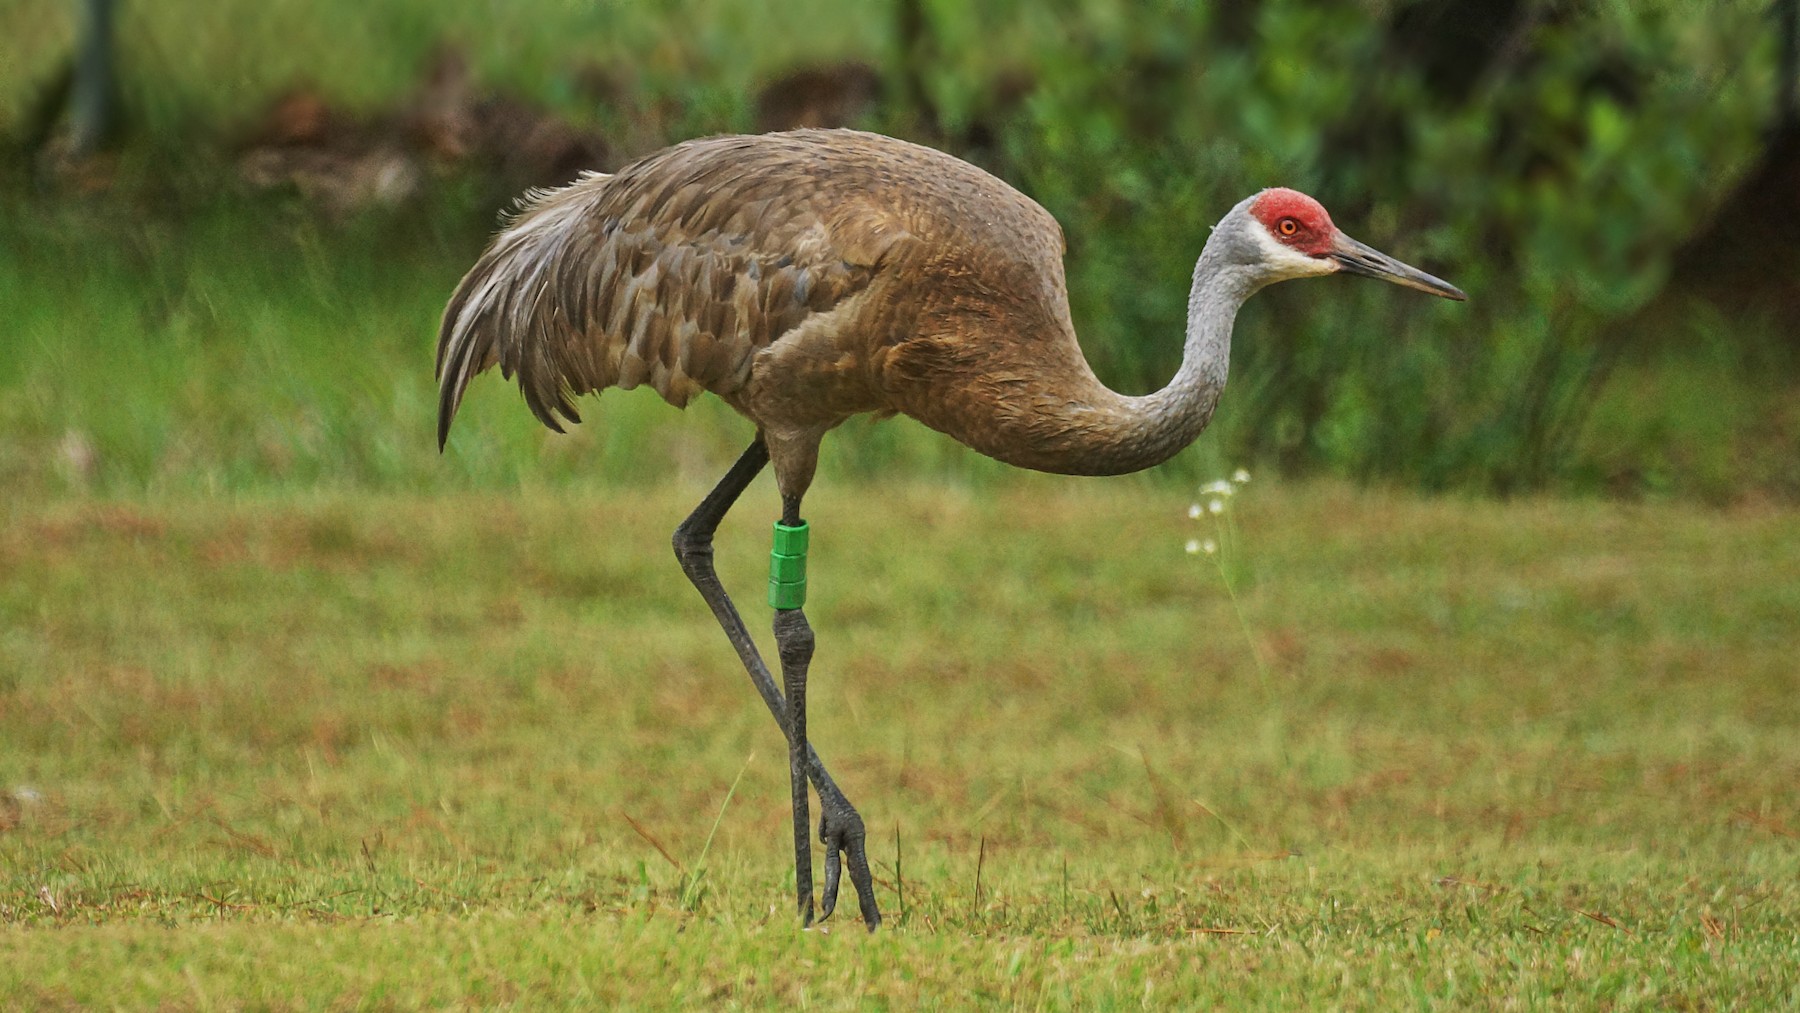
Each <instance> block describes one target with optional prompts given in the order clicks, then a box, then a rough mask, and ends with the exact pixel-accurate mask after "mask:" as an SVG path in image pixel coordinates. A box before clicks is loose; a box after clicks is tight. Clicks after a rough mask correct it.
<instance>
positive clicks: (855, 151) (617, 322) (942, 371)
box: [438, 130, 1178, 493]
mask: <svg viewBox="0 0 1800 1013" xmlns="http://www.w3.org/2000/svg"><path fill="white" fill-rule="evenodd" d="M1062 252H1063V238H1062V231H1061V229H1060V228H1059V227H1058V226H1057V224H1056V220H1055V219H1053V218H1051V217H1050V215H1049V213H1048V212H1046V211H1044V209H1043V208H1041V207H1039V206H1038V205H1037V204H1035V203H1033V202H1032V201H1030V200H1029V199H1027V198H1026V197H1024V196H1023V195H1022V194H1020V193H1018V192H1017V191H1016V190H1014V189H1012V188H1011V187H1009V186H1007V185H1006V184H1005V183H1003V182H1001V181H1000V180H998V179H996V178H994V177H993V176H991V175H989V174H988V173H986V172H983V171H982V170H980V169H977V168H976V167H974V166H972V165H969V164H968V163H966V162H962V161H960V160H957V159H955V158H952V157H950V156H948V155H945V154H943V153H941V152H938V151H934V150H932V149H930V148H925V147H921V146H918V145H914V144H909V143H906V142H903V141H898V140H894V139H892V138H887V137H882V136H879V135H875V134H866V133H859V132H855V131H847V130H803V131H795V132H793V133H789V134H771V135H762V136H751V137H720V138H709V139H706V140H699V141H691V142H688V143H686V144H681V145H678V146H676V147H673V148H669V149H667V150H665V151H662V152H659V153H657V154H654V155H651V156H650V157H648V158H645V159H643V160H642V161H639V162H637V163H635V164H633V165H630V166H628V167H626V168H625V169H623V170H621V171H620V172H618V173H616V174H614V175H610V176H605V175H598V174H594V175H589V176H586V177H585V178H583V179H582V180H581V181H579V182H577V183H575V184H573V185H571V186H568V187H565V188H563V189H560V190H554V191H550V192H547V193H539V194H535V195H533V196H532V197H531V198H529V199H528V200H527V202H526V203H525V205H524V206H523V207H522V209H521V210H520V212H519V213H518V215H517V216H516V217H515V218H514V219H513V220H512V222H511V223H510V224H509V225H508V227H507V228H506V229H505V230H504V231H503V232H502V233H501V234H500V236H499V237H498V238H497V239H496V240H495V241H494V243H493V245H492V246H491V247H490V248H489V249H488V251H487V252H486V253H485V254H484V255H483V256H482V258H481V260H480V261H479V262H478V263H477V264H476V265H475V267H474V269H473V270H471V271H470V272H469V274H468V276H467V277H466V278H464V279H463V282H462V284H461V285H460V286H459V287H458V288H457V291H456V294H455V296H454V297H453V298H452V299H451V301H450V304H449V306H448V308H447V309H446V310H445V313H444V321H443V328H442V333H441V335H440V339H439V344H438V374H439V376H440V378H441V381H442V402H441V411H440V415H439V439H440V441H441V440H442V439H443V438H445V436H446V435H447V434H448V431H449V425H450V421H451V419H452V417H453V416H454V415H455V412H456V409H457V406H458V404H459V403H460V402H461V399H462V394H463V390H464V388H465V387H466V386H467V384H468V382H469V380H470V379H471V378H472V377H473V376H474V375H475V374H476V373H478V372H480V371H481V370H483V369H486V368H488V367H490V366H492V365H495V364H496V363H498V364H499V366H500V368H501V370H502V372H503V373H504V374H506V375H507V376H509V377H511V376H517V378H518V382H519V386H520V389H521V390H522V391H523V393H524V395H525V400H526V403H527V404H528V405H530V407H531V410H532V411H533V412H534V413H535V414H536V415H537V417H538V418H539V419H540V420H542V421H543V422H544V424H545V425H547V426H550V427H551V428H553V429H558V430H560V429H561V424H560V422H559V418H560V419H566V420H569V421H578V420H579V416H578V414H577V412H576V409H575V406H574V402H573V397H574V396H575V395H579V394H584V393H588V392H592V391H599V390H602V389H604V388H606V387H610V386H617V387H621V388H631V387H635V386H638V385H639V384H649V385H650V386H652V387H653V388H655V389H656V391H657V392H658V393H659V394H661V395H662V397H663V398H664V399H665V400H667V401H668V402H669V403H671V404H674V405H677V406H682V405H685V404H687V402H688V401H689V400H690V399H691V398H692V397H693V396H694V395H695V394H696V393H698V392H700V391H702V390H706V391H711V392H712V393H714V394H716V395H718V396H719V397H720V398H723V399H724V400H725V401H726V402H727V403H729V404H731V405H732V407H734V408H736V409H737V410H738V411H739V412H742V413H743V414H744V415H746V416H748V417H749V418H750V419H751V420H752V421H754V422H756V423H757V425H758V426H759V427H761V428H762V429H763V431H764V432H765V434H766V435H767V436H768V437H769V439H770V452H771V455H772V457H773V458H774V461H775V465H776V469H777V473H778V475H780V476H781V477H782V479H783V481H782V489H783V492H784V493H801V492H803V491H804V489H805V485H806V483H807V481H808V479H810V476H811V471H812V460H813V455H814V453H815V452H816V448H817V444H818V440H819V438H820V437H821V436H823V434H824V433H825V431H827V430H829V429H830V428H832V427H833V426H835V425H837V424H838V423H840V422H842V421H844V420H845V419H847V418H849V417H850V416H852V415H855V414H857V413H860V412H895V411H900V412H906V413H908V414H910V415H913V416H915V417H917V418H919V419H920V420H921V421H924V422H925V423H926V424H927V425H930V426H932V427H934V428H936V429H939V430H941V431H944V432H947V433H949V434H950V435H951V436H954V437H956V438H958V439H960V440H962V441H963V442H965V443H968V444H970V445H972V446H975V447H976V448H977V449H979V450H982V451H984V452H986V453H989V454H991V455H993V456H997V457H1001V458H1002V459H1004V460H1011V461H1014V462H1015V463H1019V464H1021V465H1024V466H1027V467H1037V468H1041V469H1045V470H1055V471H1066V470H1079V469H1078V467H1075V468H1072V467H1070V466H1069V465H1070V464H1075V465H1079V463H1080V462H1064V463H1063V465H1062V466H1058V461H1056V460H1054V459H1053V456H1054V455H1053V453H1051V451H1053V450H1054V449H1055V448H1053V447H1044V446H1042V445H1041V444H1042V443H1043V442H1044V441H1050V442H1052V443H1054V442H1057V441H1056V431H1057V430H1058V429H1059V428H1066V427H1067V425H1068V420H1067V419H1060V420H1059V419H1056V418H1047V417H1039V416H1040V414H1041V413H1042V412H1043V411H1044V410H1060V409H1064V408H1066V407H1067V406H1068V405H1069V404H1070V403H1071V402H1072V401H1073V402H1081V401H1085V402H1086V403H1089V404H1091V405H1105V404H1106V403H1107V402H1108V401H1110V400H1111V398H1109V397H1108V395H1111V392H1110V391H1106V390H1105V388H1104V387H1102V386H1100V384H1099V383H1098V381H1096V380H1095V379H1094V377H1093V373H1092V371H1091V370H1089V369H1088V368H1087V364H1086V361H1085V359H1084V358H1083V357H1082V355H1081V351H1080V347H1079V345H1078V344H1077V343H1076V340H1075V333H1074V328H1073V327H1072V326H1071V324H1070V322H1069V316H1068V309H1067V295H1066V289H1065V287H1064V282H1063V271H1062ZM1000 335H1003V336H1005V337H1006V338H1007V339H1008V340H1007V341H1006V342H997V341H995V340H994V338H995V337H996V336H1000ZM951 377H954V378H955V383H954V384H948V383H946V380H947V379H948V378H951ZM1059 421H1060V422H1061V423H1062V425H1061V426H1059V425H1057V423H1058V422H1059ZM1034 430H1035V432H1034ZM1012 443H1019V445H1017V446H1010V445H1009V444H1012ZM1176 449H1178V448H1176ZM1109 470H1110V469H1109Z"/></svg>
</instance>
